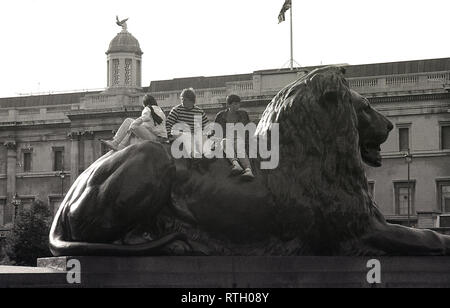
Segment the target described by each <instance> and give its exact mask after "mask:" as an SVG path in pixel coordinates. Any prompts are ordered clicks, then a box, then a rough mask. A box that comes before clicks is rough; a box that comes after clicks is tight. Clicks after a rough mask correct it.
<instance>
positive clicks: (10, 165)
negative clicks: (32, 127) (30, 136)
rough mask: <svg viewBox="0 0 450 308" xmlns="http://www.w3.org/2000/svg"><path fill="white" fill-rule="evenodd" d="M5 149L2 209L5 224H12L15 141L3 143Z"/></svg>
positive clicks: (15, 163) (14, 187)
mask: <svg viewBox="0 0 450 308" xmlns="http://www.w3.org/2000/svg"><path fill="white" fill-rule="evenodd" d="M5 147H6V150H7V151H6V204H5V209H4V215H5V216H4V222H5V224H7V223H10V222H13V218H14V206H13V204H12V200H13V196H14V194H15V193H16V166H17V144H16V141H7V142H5Z"/></svg>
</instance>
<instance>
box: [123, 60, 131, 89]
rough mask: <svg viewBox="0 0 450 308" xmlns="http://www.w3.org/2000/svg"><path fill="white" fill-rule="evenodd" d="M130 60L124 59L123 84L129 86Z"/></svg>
mask: <svg viewBox="0 0 450 308" xmlns="http://www.w3.org/2000/svg"><path fill="white" fill-rule="evenodd" d="M131 62H132V60H131V59H125V84H126V85H131Z"/></svg>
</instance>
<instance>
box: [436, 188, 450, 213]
mask: <svg viewBox="0 0 450 308" xmlns="http://www.w3.org/2000/svg"><path fill="white" fill-rule="evenodd" d="M438 203H439V204H438V208H439V209H440V210H441V212H442V213H450V180H449V181H441V182H438Z"/></svg>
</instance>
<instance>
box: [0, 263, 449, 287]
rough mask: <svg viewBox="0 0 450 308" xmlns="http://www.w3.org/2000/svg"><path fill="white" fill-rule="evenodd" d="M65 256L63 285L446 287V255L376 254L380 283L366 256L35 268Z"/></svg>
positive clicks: (83, 264) (59, 269)
mask: <svg viewBox="0 0 450 308" xmlns="http://www.w3.org/2000/svg"><path fill="white" fill-rule="evenodd" d="M71 259H77V260H79V261H80V265H81V284H79V285H76V284H75V285H68V284H67V283H66V284H65V285H63V286H66V287H157V288H158V287H168V288H173V287H179V288H302V287H358V288H360V287H361V288H365V287H450V257H382V258H376V259H378V260H379V261H380V263H381V283H380V284H370V283H368V282H367V274H368V272H369V270H370V268H368V267H367V262H368V261H369V260H371V259H373V258H371V257H57V258H43V259H39V260H38V267H40V268H45V269H47V270H51V271H56V273H58V272H59V273H61V274H63V273H64V274H65V273H66V270H67V262H68V261H69V260H71ZM1 279H2V278H1V276H0V280H1ZM46 284H47V283H44V285H46ZM55 284H56V283H55ZM56 285H58V286H61V285H60V284H59V283H58V284H56Z"/></svg>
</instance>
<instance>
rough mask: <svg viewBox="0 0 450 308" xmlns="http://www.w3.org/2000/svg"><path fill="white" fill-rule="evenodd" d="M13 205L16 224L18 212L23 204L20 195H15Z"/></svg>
mask: <svg viewBox="0 0 450 308" xmlns="http://www.w3.org/2000/svg"><path fill="white" fill-rule="evenodd" d="M11 204H12V205H13V206H14V223H15V222H16V218H17V212H18V208H19V206H20V205H21V204H22V200H20V198H19V195H18V194H17V193H15V194H14V195H13V197H12V200H11Z"/></svg>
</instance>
